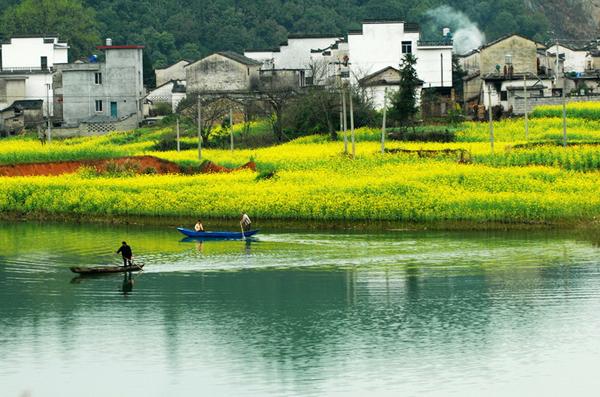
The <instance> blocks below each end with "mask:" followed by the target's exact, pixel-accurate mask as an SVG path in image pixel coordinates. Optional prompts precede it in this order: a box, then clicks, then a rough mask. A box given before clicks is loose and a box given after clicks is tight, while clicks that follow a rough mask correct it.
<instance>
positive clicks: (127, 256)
mask: <svg viewBox="0 0 600 397" xmlns="http://www.w3.org/2000/svg"><path fill="white" fill-rule="evenodd" d="M119 253H120V254H121V255H122V256H123V266H125V267H127V266H131V265H132V263H131V257H132V256H133V253H132V252H131V247H130V246H128V245H127V243H126V242H125V241H123V242H122V243H121V246H120V247H119V249H118V250H117V254H119Z"/></svg>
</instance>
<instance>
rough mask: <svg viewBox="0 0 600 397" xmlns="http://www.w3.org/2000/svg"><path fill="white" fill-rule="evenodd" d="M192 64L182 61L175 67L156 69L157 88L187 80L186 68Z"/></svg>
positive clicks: (174, 65) (175, 64)
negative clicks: (172, 82)
mask: <svg viewBox="0 0 600 397" xmlns="http://www.w3.org/2000/svg"><path fill="white" fill-rule="evenodd" d="M190 63H191V62H190V61H187V60H185V59H182V60H181V61H179V62H177V63H174V64H173V65H170V66H167V67H166V68H163V69H155V70H154V74H155V76H156V86H157V87H160V86H162V85H163V84H165V83H168V82H170V81H182V80H185V67H186V66H187V65H189V64H190Z"/></svg>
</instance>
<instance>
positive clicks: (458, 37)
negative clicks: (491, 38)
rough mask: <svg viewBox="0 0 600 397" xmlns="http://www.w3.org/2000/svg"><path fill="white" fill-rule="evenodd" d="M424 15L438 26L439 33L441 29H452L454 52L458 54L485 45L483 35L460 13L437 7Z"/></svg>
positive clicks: (475, 25)
mask: <svg viewBox="0 0 600 397" xmlns="http://www.w3.org/2000/svg"><path fill="white" fill-rule="evenodd" d="M426 15H427V16H428V17H430V18H432V19H433V20H435V22H437V23H438V24H439V25H440V32H441V28H442V27H449V28H451V29H452V36H453V40H454V51H455V52H456V53H458V54H465V53H467V52H469V51H471V50H473V49H475V48H479V47H480V46H481V45H483V44H484V43H485V34H484V33H483V32H482V31H481V30H479V28H478V27H477V24H476V23H475V22H473V21H471V20H470V19H469V17H468V16H466V15H465V14H464V13H463V12H461V11H457V10H455V9H454V8H452V7H450V6H439V7H437V8H436V9H433V10H429V11H427V13H426ZM440 34H441V33H440Z"/></svg>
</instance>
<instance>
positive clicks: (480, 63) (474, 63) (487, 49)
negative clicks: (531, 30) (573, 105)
mask: <svg viewBox="0 0 600 397" xmlns="http://www.w3.org/2000/svg"><path fill="white" fill-rule="evenodd" d="M459 60H460V64H461V66H462V68H463V70H465V72H467V76H466V77H464V78H463V95H464V101H465V104H466V105H467V107H473V106H474V105H483V106H484V107H485V108H487V107H488V106H490V105H491V106H497V105H501V106H502V108H503V109H504V110H505V111H507V110H510V109H512V108H513V107H514V100H515V98H517V97H519V98H520V97H523V96H524V94H525V90H527V91H528V92H527V95H528V96H529V97H536V96H551V95H553V94H554V95H558V96H560V93H561V92H562V89H558V90H557V89H556V87H557V83H556V81H555V76H556V71H555V69H556V68H555V67H553V66H554V65H555V63H556V62H555V57H554V56H552V54H547V53H546V47H545V45H544V44H542V43H538V42H536V41H534V40H531V39H529V38H527V37H525V36H521V35H518V34H513V35H509V36H504V37H501V38H499V39H497V40H495V41H492V42H491V43H488V44H486V45H484V46H482V47H480V48H478V49H477V50H474V51H471V52H470V53H467V54H464V55H462V56H460V58H459ZM562 68H563V62H562V60H559V74H558V75H559V76H562ZM561 81H562V80H561ZM562 84H564V83H562ZM561 87H562V86H561ZM553 88H554V90H553Z"/></svg>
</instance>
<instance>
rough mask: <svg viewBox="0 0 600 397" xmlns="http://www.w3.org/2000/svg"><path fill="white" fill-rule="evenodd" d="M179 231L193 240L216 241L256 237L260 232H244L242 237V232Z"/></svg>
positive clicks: (180, 229)
mask: <svg viewBox="0 0 600 397" xmlns="http://www.w3.org/2000/svg"><path fill="white" fill-rule="evenodd" d="M177 230H179V232H181V233H182V234H184V235H186V236H187V237H192V238H197V239H204V238H206V239H209V238H214V239H223V240H241V239H242V238H247V237H251V236H254V235H255V234H256V233H258V232H259V231H258V229H257V230H248V231H247V232H244V235H243V236H242V232H241V231H240V232H197V231H195V230H190V229H185V228H183V227H178V228H177Z"/></svg>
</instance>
